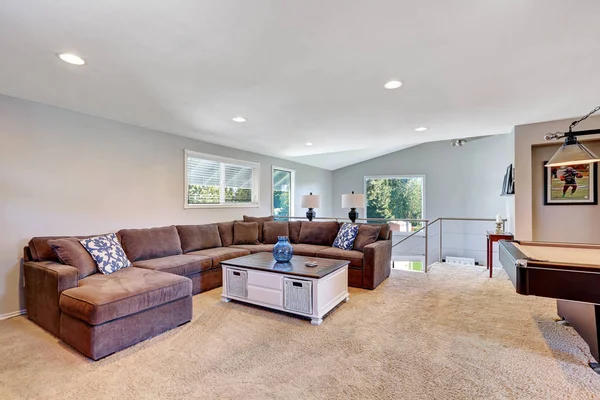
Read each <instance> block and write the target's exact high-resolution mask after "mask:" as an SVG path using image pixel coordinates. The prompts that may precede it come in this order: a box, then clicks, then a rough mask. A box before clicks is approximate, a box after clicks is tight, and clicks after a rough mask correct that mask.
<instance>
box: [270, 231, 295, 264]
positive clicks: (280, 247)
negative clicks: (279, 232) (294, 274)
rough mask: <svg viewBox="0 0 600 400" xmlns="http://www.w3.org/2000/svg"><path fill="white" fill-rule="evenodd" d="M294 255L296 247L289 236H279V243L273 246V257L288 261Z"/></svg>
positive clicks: (280, 260) (277, 259)
mask: <svg viewBox="0 0 600 400" xmlns="http://www.w3.org/2000/svg"><path fill="white" fill-rule="evenodd" d="M293 255H294V249H293V248H292V245H291V244H290V241H289V239H288V237H287V236H278V237H277V243H275V246H274V247H273V258H275V261H277V262H288V261H290V260H291V259H292V256H293Z"/></svg>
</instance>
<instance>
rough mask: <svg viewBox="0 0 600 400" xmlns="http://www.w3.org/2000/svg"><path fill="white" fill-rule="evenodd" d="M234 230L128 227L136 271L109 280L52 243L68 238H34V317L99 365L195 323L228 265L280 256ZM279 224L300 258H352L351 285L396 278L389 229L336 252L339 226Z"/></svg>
mask: <svg viewBox="0 0 600 400" xmlns="http://www.w3.org/2000/svg"><path fill="white" fill-rule="evenodd" d="M248 219H252V218H250V217H248ZM255 220H258V221H257V226H258V230H259V231H260V235H259V237H260V238H261V240H264V241H273V232H272V231H267V230H265V235H263V224H264V222H267V221H269V220H272V217H271V218H262V219H255ZM234 224H235V223H234V222H223V223H218V224H206V225H179V226H168V227H161V228H152V229H123V230H121V231H119V232H118V233H117V236H118V238H119V240H120V241H121V244H122V246H123V249H124V250H125V253H126V254H127V257H128V259H129V260H130V261H131V262H132V264H133V266H132V267H128V268H124V269H122V270H119V271H117V272H114V273H112V274H110V275H103V274H101V273H93V274H91V275H88V276H82V275H81V274H80V271H79V270H78V269H77V268H75V267H73V266H69V265H65V264H62V263H61V262H60V261H59V259H58V257H57V256H56V255H55V254H54V252H53V251H52V248H51V247H50V246H49V245H48V240H50V239H57V238H64V236H63V237H35V238H33V239H31V241H30V242H29V245H28V246H27V247H25V249H24V260H25V264H24V274H25V292H26V303H27V304H26V306H27V315H28V317H29V318H30V319H31V320H33V321H34V322H36V323H37V324H38V325H40V326H41V327H43V328H44V329H47V330H48V331H49V332H51V333H52V334H54V335H56V336H58V337H60V338H61V339H62V340H63V341H64V342H65V343H67V344H69V345H71V346H72V347H74V348H75V349H77V350H79V351H80V352H82V353H83V354H85V355H86V356H88V357H90V358H92V359H94V360H97V359H99V358H102V357H105V356H107V355H109V354H112V353H114V352H116V351H119V350H121V349H123V348H125V347H128V346H131V345H133V344H135V343H137V342H140V341H142V340H145V339H147V338H149V337H152V336H155V335H157V334H159V333H161V332H164V331H167V330H169V329H171V328H174V327H176V326H178V325H181V324H184V323H186V322H189V321H190V320H191V318H192V297H191V296H192V295H194V294H198V293H201V292H203V291H207V290H210V289H214V288H216V287H219V286H221V284H222V275H221V265H220V263H221V261H224V260H228V259H231V258H235V257H241V256H244V255H248V254H251V253H256V252H271V251H272V250H273V246H274V244H273V243H260V242H258V241H256V242H255V244H238V245H236V244H235V243H236V239H238V241H239V238H236V237H234ZM278 224H279V225H274V226H275V227H276V228H277V229H278V230H281V229H285V228H287V230H286V232H288V236H289V237H290V242H291V243H292V247H293V248H294V254H296V255H304V256H310V257H315V256H316V257H323V258H333V259H341V260H349V261H350V266H349V271H348V272H349V274H348V284H349V285H350V286H354V287H359V288H365V289H375V288H376V287H377V286H378V285H379V284H380V283H381V282H382V281H383V280H385V279H386V278H387V277H388V276H389V274H390V266H391V248H392V243H391V240H390V239H391V232H390V231H389V227H388V225H387V224H384V225H382V228H381V230H380V232H379V235H378V237H377V240H376V241H375V242H374V243H371V244H368V245H366V246H364V248H363V249H362V251H359V250H340V249H338V248H333V247H331V245H332V243H333V241H334V240H335V237H336V235H337V232H338V230H339V226H340V225H339V224H338V223H337V222H308V221H293V222H289V223H287V222H286V223H283V224H287V226H285V225H282V224H281V223H278ZM249 226H252V224H250V225H249ZM267 227H268V228H269V229H270V227H271V226H270V225H269V224H267ZM263 236H264V237H263ZM84 237H89V236H81V237H80V238H84Z"/></svg>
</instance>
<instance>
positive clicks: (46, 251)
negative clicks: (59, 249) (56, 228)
mask: <svg viewBox="0 0 600 400" xmlns="http://www.w3.org/2000/svg"><path fill="white" fill-rule="evenodd" d="M68 237H69V236H39V237H34V238H32V239H31V240H30V241H29V244H28V246H29V252H30V253H31V261H55V262H60V260H59V259H58V256H57V255H56V254H55V253H54V251H53V250H52V247H50V245H49V244H48V241H49V240H52V239H65V238H68Z"/></svg>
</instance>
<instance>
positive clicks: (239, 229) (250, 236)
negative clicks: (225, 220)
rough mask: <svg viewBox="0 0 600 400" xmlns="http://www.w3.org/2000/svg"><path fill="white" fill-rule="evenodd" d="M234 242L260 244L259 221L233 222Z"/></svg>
mask: <svg viewBox="0 0 600 400" xmlns="http://www.w3.org/2000/svg"><path fill="white" fill-rule="evenodd" d="M233 244H234V245H236V244H259V241H258V222H239V221H235V222H234V224H233Z"/></svg>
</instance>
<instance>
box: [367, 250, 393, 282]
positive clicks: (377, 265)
mask: <svg viewBox="0 0 600 400" xmlns="http://www.w3.org/2000/svg"><path fill="white" fill-rule="evenodd" d="M363 253H364V258H363V287H364V288H365V289H375V288H376V287H377V286H379V284H380V283H381V282H383V281H384V280H385V279H386V278H387V277H389V276H390V271H391V267H392V241H391V240H378V241H376V242H375V243H371V244H368V245H366V246H365V248H364V250H363Z"/></svg>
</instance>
